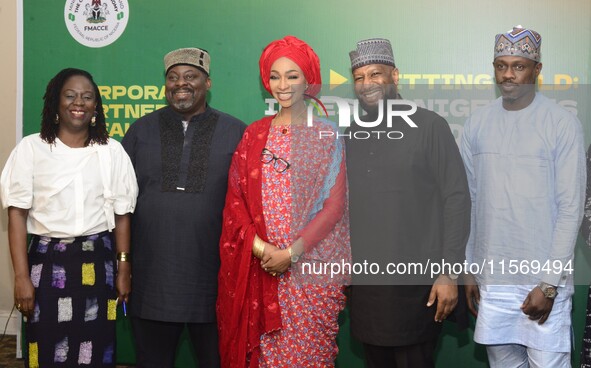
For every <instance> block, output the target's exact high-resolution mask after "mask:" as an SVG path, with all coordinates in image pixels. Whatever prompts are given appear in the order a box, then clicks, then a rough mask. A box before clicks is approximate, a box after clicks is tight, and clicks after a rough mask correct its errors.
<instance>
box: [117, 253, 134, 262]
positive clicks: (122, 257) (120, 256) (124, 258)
mask: <svg viewBox="0 0 591 368" xmlns="http://www.w3.org/2000/svg"><path fill="white" fill-rule="evenodd" d="M117 260H118V261H119V262H129V261H130V260H131V254H129V253H128V252H119V253H117Z"/></svg>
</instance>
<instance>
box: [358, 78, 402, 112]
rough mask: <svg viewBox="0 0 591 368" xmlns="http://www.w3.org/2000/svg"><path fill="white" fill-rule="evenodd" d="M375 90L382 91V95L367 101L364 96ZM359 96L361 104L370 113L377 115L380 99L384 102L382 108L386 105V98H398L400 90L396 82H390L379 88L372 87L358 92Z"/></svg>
mask: <svg viewBox="0 0 591 368" xmlns="http://www.w3.org/2000/svg"><path fill="white" fill-rule="evenodd" d="M373 91H380V92H381V96H380V97H378V98H376V99H371V101H367V100H366V99H364V98H363V97H362V95H363V94H365V93H371V92H373ZM357 98H358V99H359V104H360V105H361V107H362V108H363V110H365V111H366V112H367V113H368V114H369V115H377V113H378V110H379V108H380V101H381V103H382V109H383V108H384V106H386V100H394V99H396V98H398V92H397V89H396V85H395V84H388V85H386V86H385V87H383V88H382V87H381V86H380V87H378V88H370V89H368V90H366V91H362V92H361V93H359V94H357Z"/></svg>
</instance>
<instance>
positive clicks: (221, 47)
mask: <svg viewBox="0 0 591 368" xmlns="http://www.w3.org/2000/svg"><path fill="white" fill-rule="evenodd" d="M23 13H24V19H23V25H24V50H23V54H24V61H23V63H24V65H23V74H24V76H23V78H24V85H23V91H24V96H23V109H24V111H23V122H24V124H23V125H24V127H23V130H24V131H23V135H28V134H31V133H34V132H37V131H39V127H40V117H41V109H42V105H43V101H42V97H43V94H44V91H45V86H46V85H47V83H48V81H49V80H50V78H51V77H53V76H54V75H55V74H56V73H57V72H58V71H59V70H61V69H63V68H66V67H76V68H81V69H86V70H88V71H90V72H91V73H92V74H93V76H94V77H95V80H96V81H97V83H98V84H99V86H100V90H101V94H102V96H103V101H104V105H105V111H106V115H107V122H108V124H109V132H110V134H111V136H113V137H114V138H116V139H121V138H122V137H123V135H124V134H125V131H126V130H127V129H128V127H129V125H130V124H132V123H133V122H134V121H135V120H136V119H137V118H139V117H140V116H142V115H144V114H147V113H149V112H152V111H154V110H156V109H158V108H160V107H162V106H164V104H165V99H164V90H163V82H164V67H163V61H162V59H163V56H164V55H165V54H166V53H167V52H169V51H171V50H173V49H176V48H180V47H200V48H204V49H206V50H208V51H209V53H210V55H211V79H212V85H213V86H212V89H211V91H210V93H209V96H208V100H209V103H210V104H211V105H212V106H213V107H215V108H217V109H220V110H222V111H224V112H227V113H230V114H232V115H234V116H236V117H238V118H240V119H242V120H244V121H245V122H247V123H249V122H252V121H254V120H256V119H258V118H260V117H262V116H263V115H265V114H266V111H268V110H269V103H267V102H266V101H265V99H269V98H270V96H269V95H268V94H267V92H266V91H265V90H264V89H263V87H262V85H261V82H260V77H259V69H258V60H259V56H260V54H261V51H262V50H263V48H264V47H265V46H266V45H267V44H268V43H269V42H270V41H272V40H274V39H278V38H281V37H283V36H285V35H288V34H291V35H294V36H297V37H299V38H301V39H303V40H305V41H307V42H308V43H309V44H310V45H311V46H312V47H313V48H314V49H315V51H316V52H317V53H318V55H319V57H320V60H321V64H322V78H323V84H325V85H327V84H331V85H347V84H350V83H351V77H350V63H349V56H348V53H349V51H350V50H352V49H354V48H355V44H356V41H358V40H360V39H364V38H372V37H383V38H388V39H390V40H391V42H392V45H393V49H394V57H395V60H396V64H397V66H398V68H399V70H400V73H401V84H402V91H404V89H405V88H411V87H412V86H413V85H418V84H420V85H430V84H431V85H440V84H444V85H460V84H461V85H471V84H475V85H486V84H492V83H494V80H493V76H492V73H493V68H492V58H493V46H494V37H495V34H497V33H501V32H505V31H507V30H509V29H511V27H513V26H515V25H518V24H521V25H523V26H525V27H528V28H532V29H534V30H536V31H538V32H539V33H540V34H541V35H542V38H543V41H542V45H543V46H542V62H543V64H544V67H543V69H542V76H541V78H540V81H539V82H540V88H541V89H543V88H544V86H548V85H551V84H559V85H560V86H561V87H562V88H564V89H571V90H576V89H577V88H579V86H583V85H587V84H589V82H590V69H589V61H590V49H591V47H590V46H591V32H589V29H590V28H591V2H587V1H579V0H564V1H562V2H560V3H558V2H556V1H551V0H526V1H522V2H516V1H509V0H498V1H494V2H488V1H474V0H470V1H468V0H447V1H441V0H439V1H438V0H416V1H395V2H394V1H387V0H368V1H364V2H361V1H356V2H353V1H337V0H325V1H310V0H303V1H297V2H296V1H285V0H276V1H261V0H254V1H244V2H240V1H228V0H219V1H195V0H175V1H170V2H163V1H157V0H102V1H100V0H98V1H97V0H49V1H37V0H24V4H23ZM341 88H343V87H341ZM582 89H583V90H585V88H582ZM575 94H576V91H575ZM586 95H587V96H588V94H586ZM581 103H584V104H585V105H586V104H588V99H587V100H586V101H584V102H583V101H577V102H575V105H577V104H579V105H580V104H581ZM426 104H428V102H426ZM433 106H434V105H432V106H427V107H433ZM573 110H574V112H578V113H579V118H580V120H581V121H582V122H583V124H584V127H585V133H586V136H587V137H589V135H590V133H591V132H590V130H589V113H588V112H587V111H585V112H584V113H583V114H582V115H583V116H581V111H582V110H580V109H578V108H577V106H575V107H574V108H573ZM460 120H461V119H460ZM450 123H453V124H456V123H455V122H450ZM459 124H460V126H461V122H460V123H459ZM579 248H582V244H579ZM581 252H583V251H582V250H581V249H579V251H578V253H579V254H578V255H577V257H578V261H577V262H578V265H579V266H578V267H579V269H589V265H588V264H587V262H586V260H585V258H586V256H585V255H581V254H580V253H581ZM587 256H588V254H587ZM585 292H586V290H585V287H583V286H579V287H577V297H576V298H575V299H576V300H575V318H574V324H575V331H576V333H577V340H575V347H576V348H577V349H579V348H580V336H581V331H582V327H583V326H582V324H583V323H584V310H585V295H583V294H585ZM347 326H348V319H347V317H346V314H344V315H343V319H342V326H341V333H340V335H339V345H340V350H341V352H340V355H339V359H338V366H339V367H359V366H361V364H362V363H361V361H362V360H361V356H362V353H361V348H360V346H359V345H358V344H356V343H355V342H353V341H351V339H350V338H349V335H348V333H349V331H348V327H347ZM128 327H129V325H128V323H127V322H125V321H120V349H119V360H120V361H132V360H133V351H132V350H131V342H130V338H129V331H128V330H127V329H128ZM183 346H185V348H186V345H183ZM183 351H184V353H183V356H182V357H181V358H180V363H179V366H191V365H192V364H193V363H187V362H189V361H191V362H192V357H191V356H190V355H189V354H188V352H187V351H186V349H185V350H183ZM577 354H578V353H575V354H573V355H574V356H576V355H577ZM577 361H578V358H577ZM437 362H438V366H442V367H443V366H445V367H448V366H449V367H451V366H470V367H485V366H486V356H485V354H484V351H483V349H482V348H481V347H476V346H475V345H474V344H473V343H472V339H471V331H468V332H456V331H455V329H454V327H453V325H451V326H446V328H445V331H444V336H443V339H442V342H441V344H440V347H439V351H438V357H437Z"/></svg>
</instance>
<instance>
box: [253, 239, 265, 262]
mask: <svg viewBox="0 0 591 368" xmlns="http://www.w3.org/2000/svg"><path fill="white" fill-rule="evenodd" d="M264 252H265V243H264V242H263V241H262V240H261V238H259V237H258V236H257V235H255V236H254V241H253V243H252V254H253V255H254V256H255V257H257V258H258V259H262V258H263V253H264Z"/></svg>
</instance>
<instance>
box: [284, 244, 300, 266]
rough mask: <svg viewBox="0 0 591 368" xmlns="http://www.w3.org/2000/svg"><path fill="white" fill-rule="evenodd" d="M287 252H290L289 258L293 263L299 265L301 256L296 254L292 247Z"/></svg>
mask: <svg viewBox="0 0 591 368" xmlns="http://www.w3.org/2000/svg"><path fill="white" fill-rule="evenodd" d="M287 251H288V252H289V258H290V259H291V263H297V261H299V260H300V255H299V254H295V253H294V252H293V250H292V249H291V247H289V248H287Z"/></svg>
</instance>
